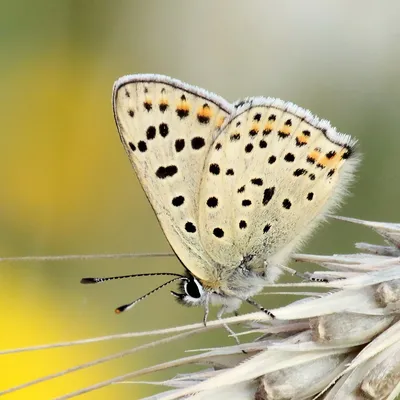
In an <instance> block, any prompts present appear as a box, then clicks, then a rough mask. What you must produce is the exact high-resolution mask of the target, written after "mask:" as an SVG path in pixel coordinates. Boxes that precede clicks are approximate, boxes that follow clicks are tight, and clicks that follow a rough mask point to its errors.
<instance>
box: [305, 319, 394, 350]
mask: <svg viewBox="0 0 400 400" xmlns="http://www.w3.org/2000/svg"><path fill="white" fill-rule="evenodd" d="M393 319H394V317H392V316H381V315H363V314H353V313H342V314H329V315H322V316H320V317H316V318H311V319H310V326H311V329H312V332H313V339H314V340H315V341H316V342H320V343H331V344H333V343H335V344H340V345H346V346H356V345H359V344H363V343H367V342H369V341H370V340H371V339H372V338H374V337H375V336H376V335H378V334H380V333H381V332H383V331H384V330H385V329H386V328H387V327H388V326H389V325H390V324H391V323H392V322H393Z"/></svg>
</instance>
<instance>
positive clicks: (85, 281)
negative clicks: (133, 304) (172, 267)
mask: <svg viewBox="0 0 400 400" xmlns="http://www.w3.org/2000/svg"><path fill="white" fill-rule="evenodd" d="M143 276H176V277H179V278H180V279H183V278H186V277H185V276H183V275H180V274H174V273H172V272H149V273H147V274H132V275H120V276H109V277H105V278H101V277H98V278H82V279H81V283H83V284H84V285H87V284H93V283H100V282H107V281H113V280H116V279H125V278H139V277H143Z"/></svg>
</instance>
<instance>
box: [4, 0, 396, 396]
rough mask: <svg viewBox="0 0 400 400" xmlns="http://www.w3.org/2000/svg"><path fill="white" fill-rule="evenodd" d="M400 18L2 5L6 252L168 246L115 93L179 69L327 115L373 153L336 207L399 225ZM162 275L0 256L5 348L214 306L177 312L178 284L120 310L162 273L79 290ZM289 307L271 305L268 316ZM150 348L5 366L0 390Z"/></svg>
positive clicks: (313, 245) (298, 6) (13, 358)
mask: <svg viewBox="0 0 400 400" xmlns="http://www.w3.org/2000/svg"><path fill="white" fill-rule="evenodd" d="M399 12H400V8H399V4H398V3H397V2H396V1H394V0H393V1H388V2H386V3H385V7H381V6H380V5H379V4H378V3H377V2H373V1H363V2H361V1H355V2H352V3H349V2H347V1H344V0H339V1H336V2H318V0H309V1H308V0H307V1H305V2H296V1H287V2H278V1H261V0H254V1H250V2H246V3H245V2H241V1H240V0H234V1H227V0H223V1H220V2H214V1H212V0H206V1H202V2H183V1H180V0H171V1H169V2H159V1H158V2H157V1H146V2H141V1H139V0H133V1H128V0H118V1H116V2H108V1H105V0H97V1H92V0H89V1H75V0H66V1H62V2H54V1H50V0H39V1H35V2H31V1H28V0H18V1H15V2H14V1H13V2H11V1H9V2H2V3H1V5H0V49H1V50H0V72H1V73H0V83H1V85H0V88H1V90H0V102H1V107H0V110H1V111H0V124H1V125H0V126H1V129H0V132H1V133H0V163H1V168H0V184H1V186H0V258H1V257H10V256H27V255H50V254H53V255H57V254H88V253H91V254H99V253H121V252H124V253H125V252H164V251H169V246H168V243H167V241H166V240H165V238H164V236H163V234H162V232H161V229H160V227H159V225H158V223H157V221H156V218H155V216H154V215H153V212H152V210H151V207H150V206H149V204H148V203H147V200H146V197H145V195H144V194H143V192H142V190H141V188H140V185H139V184H138V182H137V180H136V178H135V176H134V173H133V171H132V168H131V166H130V165H129V161H128V159H127V157H126V156H125V154H124V151H123V148H122V146H121V144H120V142H119V138H118V134H117V131H116V128H115V126H114V121H113V115H112V110H111V90H112V85H113V82H114V81H115V80H116V79H117V78H118V77H120V76H122V75H124V74H128V73H140V72H143V73H145V72H147V73H161V74H166V75H170V76H173V77H175V78H178V79H181V80H183V81H187V82H188V83H191V84H195V85H199V86H202V87H205V88H206V89H209V90H212V91H215V92H217V93H218V94H220V95H221V96H224V97H225V98H227V99H228V100H230V101H234V100H236V99H237V98H243V97H246V96H255V95H265V96H274V97H280V98H283V99H284V100H290V101H292V102H295V103H297V104H299V105H301V106H303V107H305V108H309V109H310V110H311V111H313V112H314V113H315V114H317V115H319V116H321V117H324V118H327V119H330V120H331V121H332V123H333V125H335V126H337V127H338V129H339V130H340V131H344V132H347V133H350V134H352V135H354V136H355V137H357V138H358V139H359V141H360V146H361V151H362V153H363V154H364V157H363V158H364V159H363V163H362V166H361V168H360V171H359V173H358V179H357V182H356V184H355V185H354V186H353V188H352V193H353V195H352V196H351V197H350V198H349V199H348V201H347V202H346V205H345V206H344V207H343V208H342V209H341V210H340V214H342V215H346V216H353V217H359V218H364V219H372V220H381V221H383V220H388V221H393V222H396V221H397V222H398V221H399V220H400V212H399V207H398V202H399V195H400V185H399V167H398V159H397V153H398V151H397V149H398V148H399V145H400V135H399V132H398V105H399V104H400V69H399V68H398V65H400V42H399V40H398V39H399V37H400V26H399V24H398V21H397V19H398V15H399ZM371 237H373V239H374V240H376V237H375V236H372V234H371V233H370V232H365V231H364V230H363V229H362V228H361V227H357V226H348V225H345V224H344V223H339V222H331V223H329V224H326V225H324V226H323V227H322V228H321V229H319V230H318V231H317V233H316V234H315V235H314V237H313V239H312V240H311V241H310V244H309V245H308V246H306V248H305V249H303V250H304V251H310V252H315V253H320V254H322V253H325V252H327V253H341V252H349V251H353V243H354V242H356V241H368V240H369V239H370V238H371ZM296 267H297V266H296ZM300 268H301V267H300ZM303 268H305V267H303ZM156 271H171V272H181V271H182V267H181V266H180V264H179V262H178V261H177V260H176V259H174V258H168V259H160V258H150V259H147V258H146V259H140V260H136V259H135V260H98V261H90V262H89V261H63V262H58V263H57V262H51V263H22V262H20V263H0V315H1V322H0V324H1V329H0V350H4V349H9V348H17V347H24V346H31V345H39V344H45V343H53V342H60V341H68V340H76V339H83V338H88V337H95V336H103V335H107V334H112V333H123V332H131V331H142V330H150V329H156V328H164V327H170V326H176V325H180V324H185V323H191V322H199V321H201V319H202V315H203V314H202V310H199V309H189V308H183V307H181V306H179V305H178V304H176V302H174V300H173V298H172V296H170V295H169V293H168V290H164V291H160V292H158V293H157V294H156V295H154V296H152V297H150V298H149V299H148V300H146V302H143V303H140V304H139V305H137V306H136V307H135V308H134V309H133V310H131V311H129V312H127V313H126V314H122V315H120V316H116V315H115V314H114V313H113V309H114V308H115V307H116V306H118V305H121V304H124V303H127V302H129V301H132V300H134V299H135V298H137V297H139V296H141V295H142V294H144V293H146V292H147V291H149V290H151V289H152V288H154V287H155V286H156V285H157V284H160V283H162V282H163V281H162V280H161V281H160V280H159V279H158V278H155V279H154V280H151V279H148V280H136V281H123V282H110V283H109V284H104V285H95V286H82V285H80V284H79V281H80V279H81V278H82V277H84V276H107V275H124V274H129V273H135V272H137V273H141V272H156ZM171 289H172V290H173V289H174V288H173V287H171ZM292 299H293V298H290V299H289V298H284V297H279V298H273V297H272V296H268V297H260V298H259V301H262V302H263V305H265V306H266V307H268V308H273V307H275V306H276V305H278V304H282V303H285V302H287V301H289V300H292ZM246 307H247V306H244V307H243V309H242V310H241V312H244V311H246V310H249V308H246ZM213 316H215V314H213ZM230 340H231V339H230V338H227V337H226V332H218V333H212V334H210V335H208V336H201V337H200V336H198V337H196V338H193V339H191V340H188V341H181V342H180V343H177V344H174V345H171V346H165V347H160V348H156V349H154V350H151V351H146V352H144V353H137V354H135V355H134V356H132V357H127V358H122V359H119V360H117V361H115V362H113V363H110V364H108V363H107V364H104V365H101V366H97V367H94V368H91V369H88V370H84V371H80V372H76V373H73V374H70V375H68V376H66V377H62V378H58V379H56V380H52V381H49V382H45V383H41V384H38V385H35V386H32V387H31V388H27V389H24V390H21V391H18V392H15V393H13V394H9V395H8V396H5V398H7V399H8V398H10V399H40V400H43V399H51V398H55V397H56V396H60V395H62V394H66V393H69V392H71V391H73V390H76V389H79V388H82V387H85V386H87V385H90V384H95V383H97V382H100V381H102V380H105V379H109V378H112V377H114V376H117V375H119V374H124V373H127V372H129V371H133V370H135V369H138V368H142V367H145V366H149V365H153V364H155V363H156V362H161V361H166V360H170V359H173V358H175V357H178V356H181V355H183V354H184V352H183V351H184V350H185V349H188V348H202V347H207V346H216V345H222V344H228V343H230ZM140 343H142V341H140V340H130V341H112V342H104V343H100V344H95V345H83V346H77V347H72V348H60V349H55V350H45V351H37V352H26V353H21V354H11V355H4V356H3V355H0V371H1V374H0V391H1V390H5V389H7V388H11V387H13V386H15V385H19V384H22V383H24V382H27V381H30V380H33V379H37V378H40V377H42V376H45V375H47V374H52V373H55V372H57V371H60V370H63V369H66V368H70V367H73V366H76V365H78V364H79V363H84V362H88V361H91V360H94V359H96V358H98V357H102V356H106V355H109V354H113V353H115V352H117V351H120V350H122V349H128V348H130V347H132V346H134V345H138V344H140ZM178 372H182V371H175V370H174V371H167V372H164V373H162V374H158V375H155V376H152V377H144V378H143V380H148V379H150V378H154V379H155V380H161V379H165V378H167V377H170V376H172V375H174V374H175V373H178ZM159 390H160V389H159V388H157V387H146V386H138V385H114V386H112V387H108V388H105V389H102V390H99V391H97V392H92V393H89V394H87V395H85V396H83V397H82V398H84V399H103V398H104V399H106V398H107V399H109V398H118V399H134V398H140V397H142V396H145V395H150V394H154V393H156V392H158V391H159Z"/></svg>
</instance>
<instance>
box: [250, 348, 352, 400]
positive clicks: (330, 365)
mask: <svg viewBox="0 0 400 400" xmlns="http://www.w3.org/2000/svg"><path fill="white" fill-rule="evenodd" d="M354 357H355V353H352V354H350V355H349V354H347V353H344V354H331V355H328V356H326V357H322V358H320V359H317V360H313V361H309V362H306V363H303V364H300V365H296V366H294V367H289V368H284V369H281V370H279V371H275V372H271V373H269V374H266V375H265V376H264V377H262V378H261V379H260V384H259V388H258V390H257V393H258V396H259V398H260V399H268V400H290V399H307V398H309V397H311V396H314V395H316V394H318V393H319V392H320V391H321V390H323V389H324V388H325V387H326V386H328V385H329V384H330V382H331V381H332V380H333V379H335V377H336V376H337V375H338V374H339V373H340V372H342V371H344V369H345V368H346V365H347V364H348V363H349V362H351V360H352V359H353V358H354ZM262 396H263V397H262Z"/></svg>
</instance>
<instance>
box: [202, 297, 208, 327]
mask: <svg viewBox="0 0 400 400" xmlns="http://www.w3.org/2000/svg"><path fill="white" fill-rule="evenodd" d="M209 311H210V294H209V293H206V299H205V301H204V317H203V324H204V326H207V319H208V313H209Z"/></svg>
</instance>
